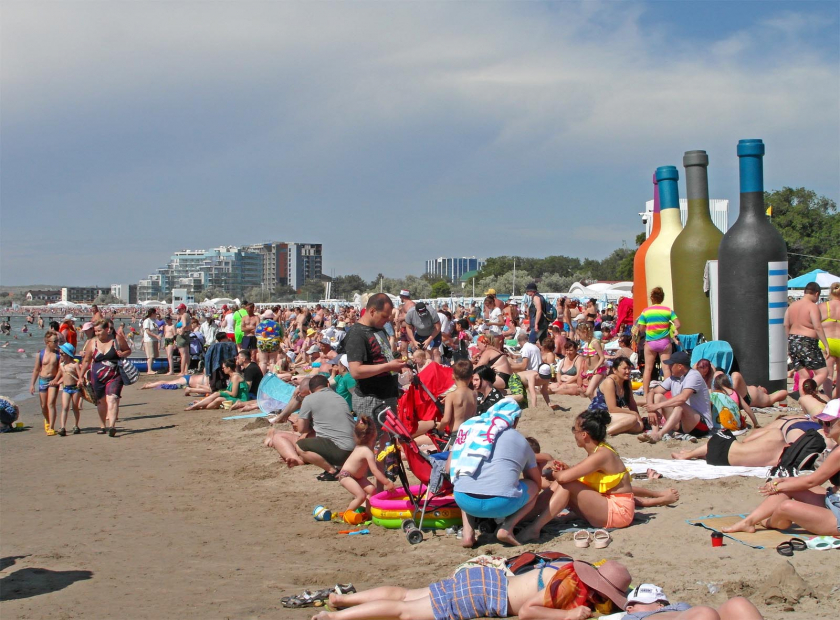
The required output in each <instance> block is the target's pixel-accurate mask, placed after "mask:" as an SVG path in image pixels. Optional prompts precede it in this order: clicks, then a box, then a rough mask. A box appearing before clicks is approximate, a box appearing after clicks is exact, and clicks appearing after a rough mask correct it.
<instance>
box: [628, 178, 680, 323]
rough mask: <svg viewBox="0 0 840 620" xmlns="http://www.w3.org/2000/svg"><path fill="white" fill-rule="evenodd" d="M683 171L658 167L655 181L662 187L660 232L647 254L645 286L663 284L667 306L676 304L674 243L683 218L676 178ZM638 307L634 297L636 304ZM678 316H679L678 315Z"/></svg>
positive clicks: (659, 187) (660, 190)
mask: <svg viewBox="0 0 840 620" xmlns="http://www.w3.org/2000/svg"><path fill="white" fill-rule="evenodd" d="M679 178H680V174H679V172H677V169H676V167H674V166H660V167H659V168H657V169H656V182H657V188H658V189H659V218H660V228H659V235H658V236H657V237H656V239H654V240H653V243H651V244H650V246H649V247H648V251H647V256H645V286H647V288H648V290H647V291H646V293H645V300H646V305H647V296H648V294H649V293H650V289H652V288H654V287H656V286H661V287H662V290H663V291H665V300H664V301H663V302H662V303H663V304H664V305H666V306H670V307H672V308H673V307H674V286H673V284H672V283H671V246H673V245H674V240H675V239H676V238H677V236H678V235H679V234H680V232H681V231H682V222H681V221H680V195H679V190H678V189H677V180H679ZM633 305H634V307H635V300H634V303H633ZM678 316H679V315H678Z"/></svg>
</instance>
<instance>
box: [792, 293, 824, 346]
mask: <svg viewBox="0 0 840 620" xmlns="http://www.w3.org/2000/svg"><path fill="white" fill-rule="evenodd" d="M786 323H787V325H788V326H789V327H788V333H789V334H791V335H796V336H806V337H808V338H817V337H818V336H817V328H818V327H817V326H818V325H819V324H820V313H819V308H818V307H817V304H815V303H814V302H813V301H811V300H810V299H800V300H799V301H795V302H793V303H792V304H791V305H790V307H789V308H788V309H787V320H786Z"/></svg>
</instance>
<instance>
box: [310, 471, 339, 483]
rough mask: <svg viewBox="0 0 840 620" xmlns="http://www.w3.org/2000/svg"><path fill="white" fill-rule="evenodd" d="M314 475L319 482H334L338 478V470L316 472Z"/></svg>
mask: <svg viewBox="0 0 840 620" xmlns="http://www.w3.org/2000/svg"><path fill="white" fill-rule="evenodd" d="M315 477H316V478H317V479H318V480H320V481H321V482H335V481H336V480H338V472H335V473H332V472H329V471H325V472H324V473H322V474H318V475H317V476H315Z"/></svg>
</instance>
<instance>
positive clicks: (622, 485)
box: [517, 410, 635, 542]
mask: <svg viewBox="0 0 840 620" xmlns="http://www.w3.org/2000/svg"><path fill="white" fill-rule="evenodd" d="M610 421H611V418H610V414H609V413H607V412H606V411H597V410H595V411H589V410H587V411H584V412H583V413H581V414H580V415H579V416H578V417H577V419H576V420H575V424H574V426H573V427H572V432H573V433H574V435H575V443H576V444H577V445H578V447H579V448H583V449H584V450H586V454H587V456H586V458H585V459H583V460H582V461H581V462H580V463H578V464H577V465H573V466H569V465H566V464H565V463H563V462H562V461H554V462H553V463H552V464H551V466H550V468H548V469H546V471H544V472H543V475H544V476H545V477H546V478H548V479H549V480H552V481H554V482H557V483H558V485H557V489H556V490H555V491H554V494H553V495H552V497H551V500H550V501H549V503H548V510H543V512H542V514H540V515H539V516H538V517H537V518H536V519H535V520H534V522H533V523H531V524H530V525H528V527H526V528H525V529H524V530H522V532H521V533H520V534H519V535H518V536H517V540H519V541H520V542H525V541H528V540H533V539H536V538H537V537H539V535H540V530H542V528H543V526H544V525H545V524H546V523H548V522H549V521H550V520H551V519H553V518H554V517H555V516H557V515H558V514H560V512H561V511H562V510H563V509H564V508H567V507H568V508H569V509H570V510H572V511H573V512H574V513H575V514H577V515H578V516H580V517H583V518H584V519H586V520H587V521H588V522H589V523H590V524H591V525H593V526H594V527H607V528H613V527H627V526H628V525H630V523H632V521H633V515H634V514H635V502H634V498H633V487H632V486H631V484H630V472H629V471H628V470H627V468H626V467H625V466H624V463H623V462H622V460H621V457H619V456H618V453H617V452H616V451H615V450H614V449H613V447H612V446H610V445H609V444H608V443H606V442H605V441H604V440H605V439H606V437H607V426H609V424H610Z"/></svg>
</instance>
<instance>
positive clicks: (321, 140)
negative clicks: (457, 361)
mask: <svg viewBox="0 0 840 620" xmlns="http://www.w3.org/2000/svg"><path fill="white" fill-rule="evenodd" d="M838 33H840V4H838V3H837V2H677V1H674V2H667V1H661V2H586V3H575V2H553V3H540V2H518V3H514V2H434V3H421V2H412V3H397V2H348V3H330V2H319V3H307V2H299V3H296V2H253V3H252V2H248V1H242V2H227V3H225V2H212V3H206V2H205V3H202V2H185V3H179V2H148V3H144V2H132V3H127V2H67V3H54V2H52V3H41V2H37V1H32V0H27V1H26V2H14V1H8V0H6V1H4V2H3V6H2V33H0V35H2V36H0V52H2V58H3V62H2V65H0V135H2V142H0V246H1V247H0V284H6V285H13V284H26V283H34V282H43V283H54V284H86V283H91V284H92V283H96V284H109V283H112V282H125V281H136V280H137V279H139V278H141V277H144V276H145V275H147V274H148V273H151V272H154V270H155V269H156V268H157V267H160V266H162V265H164V264H165V263H166V261H167V259H168V257H169V255H170V254H171V253H172V252H173V251H174V250H177V249H181V248H193V249H196V248H206V247H213V246H218V245H221V244H245V243H253V242H260V241H268V240H290V241H307V242H320V243H323V244H324V249H325V260H324V268H325V271H326V272H327V273H331V272H333V271H334V272H335V273H336V274H337V275H338V274H346V273H359V274H360V275H362V276H363V277H366V278H371V277H373V276H375V275H376V273H377V272H380V271H381V272H383V273H385V274H386V275H389V276H401V275H405V274H407V273H415V274H419V273H421V272H422V269H423V263H424V261H425V260H426V259H429V258H433V257H437V256H453V255H455V256H472V255H477V256H480V257H486V256H493V255H499V254H518V255H525V256H544V255H548V254H567V255H571V256H581V257H584V256H586V257H593V258H601V257H603V256H605V255H606V254H608V253H609V252H610V251H612V250H613V249H614V248H616V247H619V246H620V245H621V243H622V241H626V242H627V243H628V245H632V243H633V239H634V238H635V236H636V234H637V233H638V232H639V231H640V230H641V222H640V220H639V217H638V215H637V213H638V212H639V211H640V210H641V209H642V207H643V204H644V202H645V201H646V200H648V199H649V198H650V197H651V192H652V185H651V183H650V178H651V174H652V172H653V171H654V169H655V168H656V167H657V166H661V165H676V166H677V167H678V168H679V170H680V174H681V177H682V176H683V169H682V165H681V164H682V154H683V152H684V151H687V150H693V149H705V150H707V151H708V153H709V157H710V168H709V178H710V193H711V195H712V197H714V198H729V199H730V200H732V201H733V205H734V209H735V210H737V202H738V200H737V199H738V179H737V169H738V167H737V157H736V156H735V145H736V144H737V142H738V140H739V139H742V138H762V139H763V140H764V141H765V143H766V144H767V156H766V157H765V183H766V188H767V189H777V188H780V187H782V186H785V185H789V186H805V187H808V188H810V189H813V190H815V191H817V192H818V193H820V194H824V195H826V196H828V197H830V198H832V199H834V200H835V201H836V200H838V196H840V34H838ZM680 195H681V196H682V197H684V196H685V186H684V183H683V180H682V178H681V180H680Z"/></svg>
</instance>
